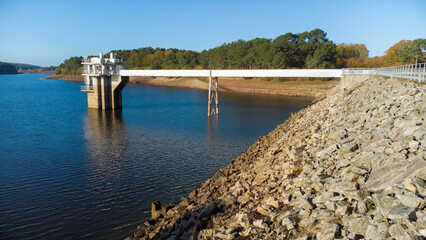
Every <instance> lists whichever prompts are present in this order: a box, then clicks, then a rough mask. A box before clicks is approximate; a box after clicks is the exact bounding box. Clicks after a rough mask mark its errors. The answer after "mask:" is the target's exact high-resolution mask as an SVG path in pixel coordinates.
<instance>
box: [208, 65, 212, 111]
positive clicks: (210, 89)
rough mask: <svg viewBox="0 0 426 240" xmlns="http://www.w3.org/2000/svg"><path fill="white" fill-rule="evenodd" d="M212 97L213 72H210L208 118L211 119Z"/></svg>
mask: <svg viewBox="0 0 426 240" xmlns="http://www.w3.org/2000/svg"><path fill="white" fill-rule="evenodd" d="M211 95H212V70H210V76H209V101H208V106H207V117H210V104H211V100H212V99H211Z"/></svg>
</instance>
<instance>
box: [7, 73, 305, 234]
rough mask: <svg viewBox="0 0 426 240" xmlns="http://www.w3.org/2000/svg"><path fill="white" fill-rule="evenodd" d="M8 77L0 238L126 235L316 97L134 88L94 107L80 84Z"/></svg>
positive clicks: (130, 87)
mask: <svg viewBox="0 0 426 240" xmlns="http://www.w3.org/2000/svg"><path fill="white" fill-rule="evenodd" d="M45 76H47V75H37V74H35V75H30V74H24V75H0V130H1V131H0V141H1V142H0V154H1V156H0V159H1V161H0V180H1V181H0V239H12V238H18V239H41V238H45V239H121V238H124V237H126V236H128V235H129V234H130V233H132V232H133V231H134V230H135V229H136V226H137V225H140V224H141V223H142V222H143V221H144V220H146V219H147V218H149V216H150V204H151V202H153V201H154V200H157V199H158V200H161V201H162V202H163V203H167V202H170V201H175V202H178V201H179V198H180V197H182V196H185V195H187V194H188V193H189V192H190V191H191V190H192V189H194V188H195V187H196V186H197V185H198V184H200V183H201V182H203V181H205V180H206V179H207V178H208V177H210V176H212V175H213V174H214V173H215V172H216V171H217V170H218V169H220V168H221V167H224V166H226V165H227V164H228V163H229V162H230V161H231V160H232V159H233V158H235V157H237V156H238V155H239V154H240V153H241V152H243V151H244V150H245V149H246V148H248V147H249V146H250V145H251V144H253V143H254V142H255V141H256V139H257V138H258V137H259V136H263V135H266V134H267V133H268V132H270V131H271V130H272V129H274V128H275V127H276V125H278V124H280V123H282V122H284V121H285V119H287V118H288V117H289V116H290V114H291V112H296V111H298V110H299V109H301V108H302V107H304V106H305V105H307V104H308V103H309V102H310V100H311V99H309V98H294V97H293V98H291V97H277V96H262V95H260V96H254V95H247V94H228V93H220V95H219V99H220V102H219V104H220V116H219V117H218V118H217V119H215V118H212V119H211V120H209V119H208V118H207V116H206V115H207V92H206V91H201V90H194V89H182V88H167V87H154V86H132V85H130V86H127V87H126V88H125V89H124V91H123V106H124V107H123V109H122V110H119V111H117V110H116V111H98V110H93V109H90V110H88V109H87V102H86V94H85V93H82V92H80V86H81V83H75V82H65V81H54V80H53V81H52V80H50V81H48V80H40V78H41V77H45Z"/></svg>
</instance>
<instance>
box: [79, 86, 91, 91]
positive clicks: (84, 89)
mask: <svg viewBox="0 0 426 240" xmlns="http://www.w3.org/2000/svg"><path fill="white" fill-rule="evenodd" d="M92 90H93V86H87V85H84V86H81V91H92Z"/></svg>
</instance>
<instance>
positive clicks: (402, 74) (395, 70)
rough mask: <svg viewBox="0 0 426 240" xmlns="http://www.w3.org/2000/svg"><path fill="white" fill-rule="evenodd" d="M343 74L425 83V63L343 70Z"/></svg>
mask: <svg viewBox="0 0 426 240" xmlns="http://www.w3.org/2000/svg"><path fill="white" fill-rule="evenodd" d="M343 74H355V75H358V74H359V75H380V76H386V77H395V78H405V79H411V80H416V81H419V82H425V81H426V63H418V64H409V65H401V66H394V67H382V68H345V69H343Z"/></svg>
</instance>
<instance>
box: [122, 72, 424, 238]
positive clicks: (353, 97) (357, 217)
mask: <svg viewBox="0 0 426 240" xmlns="http://www.w3.org/2000/svg"><path fill="white" fill-rule="evenodd" d="M425 98H426V89H425V85H424V84H419V83H415V82H411V81H405V80H397V79H386V78H383V77H374V78H371V79H368V80H367V81H365V82H364V83H362V84H361V86H359V87H358V88H356V89H353V90H351V91H348V92H346V93H341V91H340V90H339V89H338V88H335V89H333V91H331V92H330V93H329V94H328V96H327V97H326V98H324V99H322V100H321V101H318V102H316V103H315V104H312V105H311V106H309V107H307V108H305V109H303V110H301V111H300V112H298V113H296V114H294V115H293V116H292V117H291V118H290V119H288V120H287V121H286V122H285V123H283V124H282V125H280V126H278V127H277V128H276V129H275V130H273V131H272V132H271V133H269V134H268V135H267V136H264V137H261V138H259V139H258V141H256V142H255V143H254V144H253V145H252V146H251V147H250V148H249V149H247V150H246V151H245V152H244V153H242V154H241V155H240V156H239V157H237V158H236V159H234V160H233V161H232V162H231V163H230V164H229V165H228V166H227V167H225V168H223V169H221V170H220V171H218V172H217V173H216V174H215V175H214V176H213V177H211V178H209V179H208V180H207V181H206V182H204V183H202V184H201V185H200V186H198V187H197V188H196V189H195V190H194V191H193V192H192V193H190V194H189V195H188V197H186V198H182V199H181V201H180V203H179V204H177V205H175V206H168V207H165V208H162V209H161V211H160V212H158V214H157V216H154V217H155V218H153V219H151V220H150V221H146V222H145V223H144V224H143V225H142V226H139V227H138V230H137V231H136V232H135V233H134V234H132V235H131V236H129V237H128V239H170V240H171V239H240V240H241V239H335V238H343V239H364V238H365V239H423V238H424V237H425V235H426V214H425V206H426V204H425V199H424V198H425V196H426V182H425V181H426V163H425V145H426V121H425V116H426V114H425V112H426V103H425Z"/></svg>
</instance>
